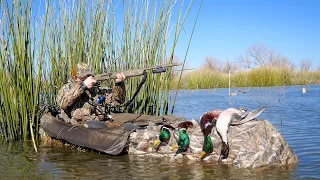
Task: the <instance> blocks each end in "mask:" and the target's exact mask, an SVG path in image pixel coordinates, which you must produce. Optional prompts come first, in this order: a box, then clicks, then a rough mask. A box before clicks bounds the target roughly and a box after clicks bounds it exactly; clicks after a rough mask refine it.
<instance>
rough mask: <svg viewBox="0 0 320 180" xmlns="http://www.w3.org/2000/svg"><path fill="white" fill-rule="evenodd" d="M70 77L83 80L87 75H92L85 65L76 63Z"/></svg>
mask: <svg viewBox="0 0 320 180" xmlns="http://www.w3.org/2000/svg"><path fill="white" fill-rule="evenodd" d="M71 74H72V77H78V78H80V79H81V78H83V77H85V76H88V75H94V74H93V73H92V72H91V71H90V70H89V66H88V64H86V63H78V64H76V65H75V66H74V67H73V68H72V72H71Z"/></svg>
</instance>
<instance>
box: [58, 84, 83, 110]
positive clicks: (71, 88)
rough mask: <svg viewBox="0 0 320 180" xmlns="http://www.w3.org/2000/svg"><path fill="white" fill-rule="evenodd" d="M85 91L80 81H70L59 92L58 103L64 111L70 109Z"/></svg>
mask: <svg viewBox="0 0 320 180" xmlns="http://www.w3.org/2000/svg"><path fill="white" fill-rule="evenodd" d="M83 92H84V90H83V88H82V86H81V84H80V83H68V84H66V85H64V86H63V87H62V88H61V89H60V90H59V92H58V95H57V99H56V101H57V105H58V106H59V107H60V108H61V109H63V110H64V111H68V108H69V107H71V106H72V105H73V104H74V103H75V102H76V101H77V99H78V98H79V97H80V96H81V94H82V93H83Z"/></svg>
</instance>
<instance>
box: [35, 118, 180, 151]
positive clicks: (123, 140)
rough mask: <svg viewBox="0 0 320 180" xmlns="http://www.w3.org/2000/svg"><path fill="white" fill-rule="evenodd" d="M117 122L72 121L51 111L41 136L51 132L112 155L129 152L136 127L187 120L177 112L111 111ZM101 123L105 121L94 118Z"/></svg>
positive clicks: (63, 138) (70, 141) (44, 119)
mask: <svg viewBox="0 0 320 180" xmlns="http://www.w3.org/2000/svg"><path fill="white" fill-rule="evenodd" d="M111 116H112V119H113V122H110V124H113V125H115V126H107V125H106V126H104V127H101V128H100V127H99V126H98V128H97V127H94V128H91V127H90V126H91V125H90V126H89V127H86V126H84V125H71V124H68V123H65V122H64V121H63V119H61V118H58V116H54V114H52V113H50V112H48V113H45V114H43V115H42V117H41V119H40V122H41V125H40V134H41V137H44V136H49V137H51V138H53V139H56V140H62V141H65V142H68V143H71V144H73V145H77V146H80V147H85V148H90V149H93V150H97V151H100V152H104V153H106V154H110V155H119V154H120V153H123V152H124V153H127V151H128V144H129V136H130V134H131V133H132V132H134V131H136V130H137V129H141V128H145V127H147V126H149V125H162V124H166V123H174V122H179V121H185V119H184V118H181V117H174V116H151V115H139V114H133V113H114V114H111ZM94 123H96V124H98V125H100V124H101V123H103V122H102V121H96V122H94Z"/></svg>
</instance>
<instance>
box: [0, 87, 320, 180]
mask: <svg viewBox="0 0 320 180" xmlns="http://www.w3.org/2000/svg"><path fill="white" fill-rule="evenodd" d="M301 88H302V87H301V86H296V87H271V88H239V89H238V90H241V91H245V92H246V93H242V92H239V94H238V96H232V97H231V98H229V97H228V95H227V94H228V89H216V90H183V91H180V92H179V94H178V97H177V103H176V107H175V111H174V112H175V115H178V116H183V117H185V118H187V119H192V118H193V119H199V117H200V116H201V115H202V114H203V113H204V112H206V111H210V110H213V109H226V108H228V107H243V106H246V107H247V108H248V109H258V108H259V107H262V106H267V109H266V110H265V111H264V112H263V113H262V114H261V115H260V118H263V119H267V120H269V121H270V122H271V123H272V124H273V125H275V126H276V127H277V128H278V130H279V131H280V132H281V133H282V134H283V136H284V138H285V139H286V140H287V141H288V143H289V145H290V146H291V147H292V148H293V150H294V151H295V152H296V153H297V155H298V157H299V160H300V162H299V164H298V165H296V166H292V167H281V168H279V167H268V168H261V169H239V168H234V167H228V166H225V165H222V166H221V165H218V164H209V163H205V162H190V161H184V162H175V163H173V162H170V161H167V160H162V159H153V158H144V157H138V156H128V155H123V156H109V155H105V154H99V153H96V152H84V153H80V152H79V151H77V150H76V149H73V148H70V147H55V148H50V147H41V148H40V149H39V153H38V154H36V153H34V150H33V147H32V143H31V142H5V141H0V143H1V145H0V153H1V155H0V174H1V179H17V178H19V179H21V178H22V179H74V178H76V179H77V178H80V179H93V178H95V179H129V178H130V179H131V178H132V179H147V178H148V179H150V178H152V179H216V178H219V179H300V178H306V179H310V178H316V179H318V178H320V173H319V172H320V151H319V149H318V148H319V147H320V146H319V145H320V133H319V132H320V115H319V113H318V111H319V109H320V105H319V102H320V86H319V85H317V86H310V87H309V88H310V91H308V92H307V93H306V94H302V93H301Z"/></svg>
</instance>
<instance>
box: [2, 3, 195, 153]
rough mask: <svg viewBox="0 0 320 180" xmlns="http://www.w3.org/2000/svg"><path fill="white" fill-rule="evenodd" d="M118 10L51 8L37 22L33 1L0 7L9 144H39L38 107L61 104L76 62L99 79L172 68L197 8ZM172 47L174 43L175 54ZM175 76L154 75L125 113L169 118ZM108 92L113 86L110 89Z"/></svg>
mask: <svg viewBox="0 0 320 180" xmlns="http://www.w3.org/2000/svg"><path fill="white" fill-rule="evenodd" d="M116 3H119V4H113V1H109V0H96V1H76V0H67V1H64V0H61V1H46V4H45V7H46V10H45V14H44V15H43V16H35V15H37V14H39V12H37V11H36V10H35V9H38V8H39V9H40V7H32V5H31V4H32V1H31V0H26V1H19V0H14V1H13V2H12V5H11V6H10V7H9V5H8V3H7V1H0V4H1V9H0V12H1V33H2V34H3V36H1V54H0V58H1V63H0V75H1V76H0V83H1V86H0V122H1V123H0V132H1V134H2V135H3V136H4V137H5V138H6V139H19V138H24V139H27V138H30V137H32V139H33V140H34V144H36V142H35V140H36V139H37V138H38V134H37V133H36V132H38V125H39V118H40V115H39V114H38V113H37V111H36V110H37V106H38V105H39V104H43V103H44V104H55V103H56V102H55V97H56V94H57V93H58V90H59V89H60V87H61V86H62V85H63V84H65V83H66V82H67V81H68V79H70V78H71V77H70V75H71V69H72V67H73V66H74V65H75V64H76V63H78V62H86V63H88V64H89V65H90V67H91V70H92V71H94V72H96V73H102V72H109V71H121V70H128V69H134V68H140V67H146V66H154V65H159V64H164V63H172V61H173V54H174V49H175V46H176V44H177V41H178V39H179V34H180V32H181V30H182V28H183V25H184V22H185V19H186V18H187V15H188V13H187V12H189V10H190V9H191V7H192V4H193V1H191V3H190V5H189V6H188V7H187V11H186V12H185V11H183V7H184V4H183V3H184V1H180V2H178V1H176V0H164V1H152V0H141V1H136V0H124V1H121V2H120V1H119V2H116ZM119 6H123V11H122V12H119V9H121V8H119ZM173 9H175V11H173ZM119 14H121V17H120V18H119V17H118V16H119ZM173 16H174V17H178V18H177V19H172V17H173ZM119 20H120V22H119ZM117 21H118V22H117ZM119 24H120V25H119ZM171 34H173V35H174V36H173V37H174V38H173V40H172V39H170V38H171V37H172V36H171ZM169 41H173V42H174V43H173V45H172V46H171V47H168V42H169ZM171 75H172V71H171V69H170V68H169V69H168V72H167V73H164V74H161V75H151V74H149V75H148V78H147V82H146V83H145V85H144V86H143V88H142V89H141V91H140V93H139V95H138V96H137V98H136V99H135V100H134V102H133V104H132V105H131V106H130V108H129V109H128V111H129V112H135V113H142V114H155V115H159V114H161V113H162V114H167V113H168V106H169V104H168V101H169V99H168V98H169V90H170V82H171V79H172V78H171ZM139 82H140V78H131V79H128V80H127V82H126V84H127V98H128V99H130V98H131V97H132V95H133V93H134V92H135V90H136V87H137V85H138V83H139ZM105 85H108V86H112V85H113V81H110V82H105ZM35 149H36V147H35Z"/></svg>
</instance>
